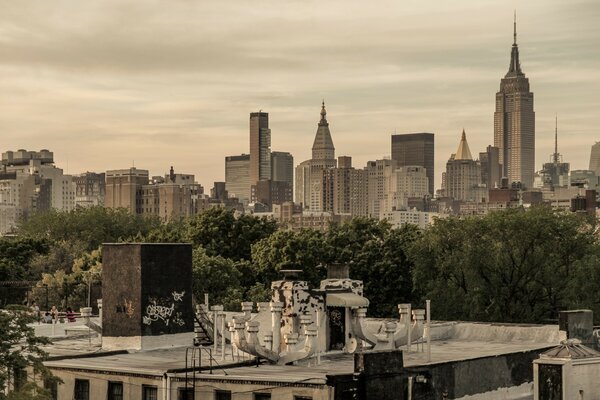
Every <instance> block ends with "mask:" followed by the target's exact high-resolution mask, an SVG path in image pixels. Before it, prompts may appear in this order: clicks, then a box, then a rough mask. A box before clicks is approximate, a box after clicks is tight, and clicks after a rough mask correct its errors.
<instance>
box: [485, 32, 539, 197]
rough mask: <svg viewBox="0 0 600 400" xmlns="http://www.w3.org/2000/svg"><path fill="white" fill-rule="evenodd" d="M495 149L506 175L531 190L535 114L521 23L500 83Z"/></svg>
mask: <svg viewBox="0 0 600 400" xmlns="http://www.w3.org/2000/svg"><path fill="white" fill-rule="evenodd" d="M494 146H496V147H498V148H499V149H500V164H502V168H503V171H502V172H503V176H505V177H507V178H508V181H509V182H510V183H513V182H521V184H522V186H524V187H526V188H531V187H532V186H533V178H534V172H535V112H534V111H533V93H532V92H530V91H529V79H528V78H526V77H525V74H524V73H523V71H522V70H521V64H520V63H519V48H518V46H517V24H516V20H515V24H514V41H513V45H512V51H511V56H510V65H509V67H508V72H507V73H506V75H505V76H504V78H503V79H502V80H501V81H500V91H499V92H498V93H496V111H495V112H494Z"/></svg>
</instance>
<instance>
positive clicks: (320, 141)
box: [310, 101, 337, 211]
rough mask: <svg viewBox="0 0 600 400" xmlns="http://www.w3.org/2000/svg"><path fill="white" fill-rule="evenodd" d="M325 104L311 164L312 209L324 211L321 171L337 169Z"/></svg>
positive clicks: (314, 143) (313, 147)
mask: <svg viewBox="0 0 600 400" xmlns="http://www.w3.org/2000/svg"><path fill="white" fill-rule="evenodd" d="M326 117H327V111H325V102H324V101H323V104H322V105H321V120H320V121H319V124H318V125H317V134H316V135H315V140H314V142H313V146H312V159H311V162H310V171H311V172H310V180H311V184H310V209H311V210H312V211H322V210H323V174H322V172H321V171H323V170H325V169H328V168H335V166H336V165H337V164H336V160H335V147H334V146H333V140H332V139H331V132H330V131H329V123H328V122H327V118H326Z"/></svg>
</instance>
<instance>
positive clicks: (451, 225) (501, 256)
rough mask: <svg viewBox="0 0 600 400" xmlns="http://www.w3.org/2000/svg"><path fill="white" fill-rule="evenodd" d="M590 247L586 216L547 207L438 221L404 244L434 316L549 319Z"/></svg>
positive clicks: (566, 302) (593, 249)
mask: <svg viewBox="0 0 600 400" xmlns="http://www.w3.org/2000/svg"><path fill="white" fill-rule="evenodd" d="M589 254H597V240H596V235H595V234H594V232H593V227H592V225H590V224H589V221H588V220H587V219H586V218H584V217H582V216H580V215H578V214H573V213H563V212H558V211H553V210H551V209H550V208H548V207H535V208H532V209H530V210H528V211H525V210H523V209H510V210H506V211H502V212H494V213H491V214H488V215H487V216H485V217H473V218H467V219H456V218H448V219H443V220H438V221H437V222H436V223H435V225H434V226H433V227H431V228H430V229H428V230H426V231H425V232H424V233H423V235H422V236H421V237H420V239H419V240H418V241H416V242H415V245H414V246H413V247H412V250H411V258H412V259H413V262H414V263H415V273H414V285H415V288H416V291H417V293H416V294H417V297H421V298H430V299H431V300H432V303H433V304H434V307H435V309H436V315H439V317H440V318H444V319H469V320H481V321H499V322H543V321H546V320H548V319H555V318H556V317H557V314H558V311H560V310H562V309H566V308H569V307H570V306H571V305H572V303H571V301H570V299H571V298H572V293H570V291H571V290H572V289H570V282H571V281H572V280H573V279H577V278H582V276H581V274H586V272H584V270H585V268H591V267H590V261H589V260H588V261H586V257H587V256H588V255H589ZM587 274H590V275H593V273H592V272H591V271H587Z"/></svg>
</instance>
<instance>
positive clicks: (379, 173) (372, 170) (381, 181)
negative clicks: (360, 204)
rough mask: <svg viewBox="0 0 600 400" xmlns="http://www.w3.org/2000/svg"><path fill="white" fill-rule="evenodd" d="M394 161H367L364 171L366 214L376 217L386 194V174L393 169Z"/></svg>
mask: <svg viewBox="0 0 600 400" xmlns="http://www.w3.org/2000/svg"><path fill="white" fill-rule="evenodd" d="M395 166H396V163H395V162H394V161H393V160H389V159H383V160H376V161H368V162H367V166H366V167H365V171H366V173H367V182H368V188H367V193H368V200H367V204H368V214H369V215H368V216H369V217H371V218H375V219H378V218H379V216H380V215H379V214H380V212H381V206H382V204H383V202H384V199H385V194H386V178H385V177H386V175H388V174H389V173H390V172H391V171H393V170H394V168H395Z"/></svg>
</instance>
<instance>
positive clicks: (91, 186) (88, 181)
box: [73, 172, 106, 208]
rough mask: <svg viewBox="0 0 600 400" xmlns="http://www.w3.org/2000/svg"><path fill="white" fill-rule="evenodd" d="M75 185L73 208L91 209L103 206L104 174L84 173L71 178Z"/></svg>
mask: <svg viewBox="0 0 600 400" xmlns="http://www.w3.org/2000/svg"><path fill="white" fill-rule="evenodd" d="M73 182H74V183H75V206H76V207H83V208H85V207H92V206H102V205H104V196H105V195H106V174H105V173H99V174H98V173H95V172H85V173H83V174H79V175H75V176H73Z"/></svg>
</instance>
